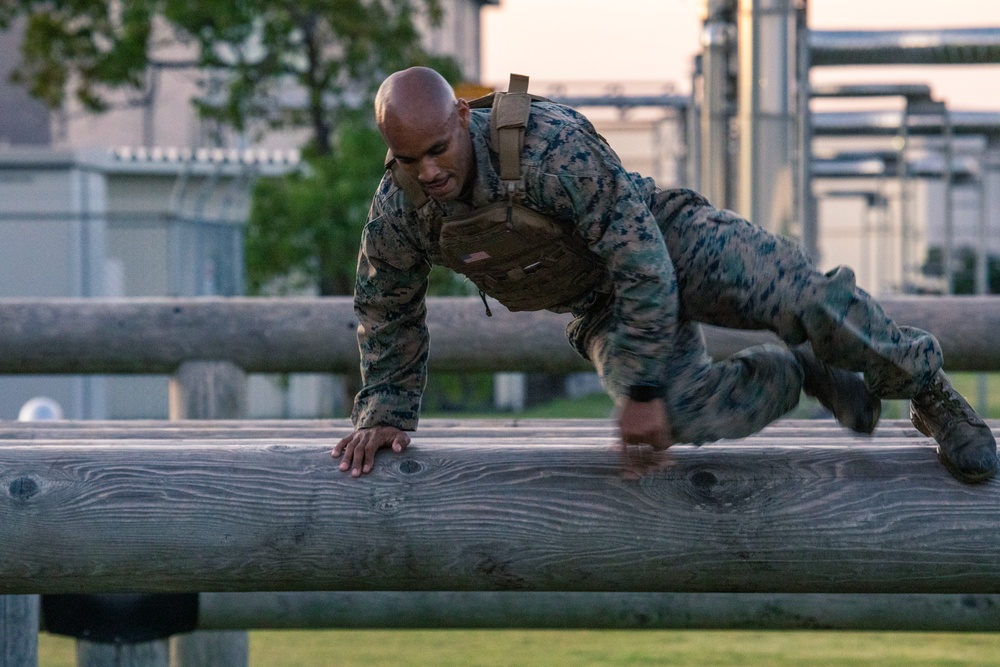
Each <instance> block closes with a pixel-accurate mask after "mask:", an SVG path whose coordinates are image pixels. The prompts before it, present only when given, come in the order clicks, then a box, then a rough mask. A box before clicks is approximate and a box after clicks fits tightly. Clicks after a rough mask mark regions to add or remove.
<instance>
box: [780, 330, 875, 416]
mask: <svg viewBox="0 0 1000 667" xmlns="http://www.w3.org/2000/svg"><path fill="white" fill-rule="evenodd" d="M792 354H793V355H794V356H795V359H796V360H797V361H798V362H799V365H800V366H801V367H802V375H803V380H802V391H804V392H805V393H806V396H812V397H813V398H815V399H816V400H817V401H819V402H820V403H821V404H822V405H823V407H824V408H826V409H827V410H829V411H830V412H832V413H833V416H834V417H836V419H837V421H838V422H840V423H841V425H842V426H844V427H846V428H849V429H851V430H852V431H855V432H857V433H871V432H872V431H874V430H875V426H876V425H878V420H879V417H881V416H882V401H881V400H880V399H879V398H878V397H876V396H872V394H871V392H870V391H868V385H866V384H865V381H864V379H863V378H862V377H861V376H860V375H858V374H857V373H852V372H850V371H845V370H843V369H841V368H834V367H833V366H830V365H828V364H825V363H823V362H822V361H820V360H819V359H817V358H816V355H815V354H813V351H812V348H811V347H810V346H809V344H808V343H807V344H805V345H799V346H797V347H795V348H794V349H792Z"/></svg>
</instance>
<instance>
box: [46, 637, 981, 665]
mask: <svg viewBox="0 0 1000 667" xmlns="http://www.w3.org/2000/svg"><path fill="white" fill-rule="evenodd" d="M73 655H74V653H73V641H72V640H69V639H65V638H61V637H53V636H51V635H46V634H43V635H42V636H41V637H40V640H39V666H40V667H73V665H74V664H75V662H74V659H73ZM250 665H251V667H319V666H322V665H338V666H339V667H381V666H385V667H388V666H396V665H407V666H413V667H423V666H426V667H508V666H509V667H525V666H532V665H541V666H552V667H591V666H593V667H596V666H598V665H600V666H604V665H615V666H616V667H626V666H634V667H644V666H649V667H653V666H670V665H696V666H699V667H708V666H724V665H726V666H728V665H731V666H733V667H737V666H740V665H773V666H776V667H848V666H851V667H856V666H858V665H871V666H873V667H874V666H878V667H897V666H898V667H965V666H967V667H987V666H998V665H1000V634H998V633H982V634H966V633H891V632H833V631H818V632H813V631H787V632H778V631H767V632H749V631H728V630H726V631H693V630H683V631H670V630H635V631H624V630H609V631H599V630H561V631H559V630H538V631H536V630H532V631H523V630H325V631H314V630H293V631H255V632H251V633H250Z"/></svg>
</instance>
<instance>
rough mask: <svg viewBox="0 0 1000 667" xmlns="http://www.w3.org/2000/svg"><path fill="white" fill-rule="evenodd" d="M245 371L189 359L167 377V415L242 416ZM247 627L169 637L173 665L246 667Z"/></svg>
mask: <svg viewBox="0 0 1000 667" xmlns="http://www.w3.org/2000/svg"><path fill="white" fill-rule="evenodd" d="M246 416H247V374H246V373H245V372H243V370H242V369H241V368H239V367H238V366H236V365H235V364H232V363H230V362H228V361H217V362H214V361H188V362H185V363H184V364H182V365H181V367H180V368H179V369H177V372H176V373H174V375H173V377H172V378H171V380H170V418H171V419H172V420H187V419H199V420H204V419H245V418H246ZM249 643H250V642H249V637H248V636H247V633H246V631H245V630H244V631H239V630H233V631H228V632H192V633H190V634H186V635H178V636H176V637H174V638H172V639H171V640H170V644H171V650H172V652H173V667H247V665H248V664H249V662H250V655H249Z"/></svg>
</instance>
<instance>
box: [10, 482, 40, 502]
mask: <svg viewBox="0 0 1000 667" xmlns="http://www.w3.org/2000/svg"><path fill="white" fill-rule="evenodd" d="M8 490H9V491H10V497H11V498H13V499H14V500H16V501H18V502H22V503H24V502H27V501H28V499H29V498H31V497H32V496H33V495H35V494H37V493H38V492H39V490H40V489H39V488H38V482H36V481H35V480H33V479H31V478H30V477H26V476H22V477H18V478H17V479H15V480H14V481H13V482H11V483H10V486H9V487H8Z"/></svg>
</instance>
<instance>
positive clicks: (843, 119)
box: [813, 111, 1000, 137]
mask: <svg viewBox="0 0 1000 667" xmlns="http://www.w3.org/2000/svg"><path fill="white" fill-rule="evenodd" d="M950 116H951V130H952V132H953V133H954V134H955V135H967V134H978V135H983V136H987V137H1000V113H998V112H995V111H952V112H950ZM905 120H906V112H905V111H903V112H900V111H848V112H826V113H817V114H813V134H815V135H816V136H826V137H835V136H841V137H842V136H886V137H891V136H895V135H897V134H899V133H900V130H901V128H902V127H903V123H904V121H905ZM906 126H907V132H908V133H909V134H913V135H928V134H929V135H940V134H941V128H942V125H941V122H940V120H935V119H934V118H927V119H922V120H916V119H915V120H914V121H913V122H907V123H906Z"/></svg>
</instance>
